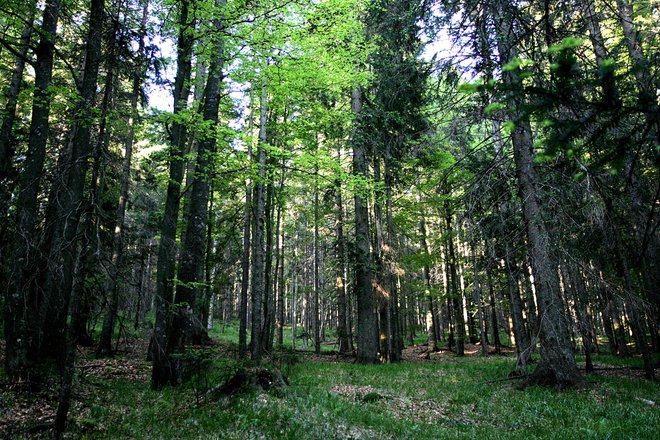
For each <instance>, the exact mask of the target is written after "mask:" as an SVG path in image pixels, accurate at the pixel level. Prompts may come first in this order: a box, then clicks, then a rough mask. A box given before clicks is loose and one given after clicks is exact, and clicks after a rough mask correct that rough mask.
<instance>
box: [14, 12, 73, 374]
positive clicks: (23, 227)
mask: <svg viewBox="0 0 660 440" xmlns="http://www.w3.org/2000/svg"><path fill="white" fill-rule="evenodd" d="M59 12H60V0H49V1H47V2H46V5H45V8H44V13H43V20H42V23H41V29H40V35H41V37H40V40H39V44H38V45H37V47H36V48H35V53H36V55H37V59H36V62H35V65H34V98H33V101H32V119H31V121H30V135H29V140H28V150H27V155H26V160H25V166H24V168H23V171H22V173H21V179H20V186H19V189H18V198H17V201H16V225H17V227H16V233H15V234H14V240H13V246H12V248H13V249H12V250H13V255H12V258H11V259H10V260H8V261H12V262H13V264H12V265H11V271H10V273H9V282H8V286H7V289H6V295H7V298H6V301H5V340H6V348H5V368H6V372H7V375H8V376H9V379H10V381H12V382H18V381H21V380H29V376H30V373H31V369H32V365H31V362H30V359H28V346H29V344H30V337H29V331H30V329H29V328H28V316H29V315H32V314H34V313H35V310H31V309H30V308H28V306H27V304H30V303H31V302H32V301H31V300H30V296H31V294H30V291H31V290H32V286H31V278H32V272H33V270H34V267H33V265H32V262H33V261H34V260H35V257H36V254H37V253H38V252H37V249H35V248H34V245H35V244H36V243H35V242H34V237H35V226H36V219H37V218H36V217H37V196H38V194H39V187H40V182H41V177H42V174H43V166H44V160H45V158H46V143H47V140H48V129H49V124H48V116H49V114H50V102H51V97H52V91H51V90H50V84H51V79H52V75H53V57H54V53H55V37H56V32H57V20H58V16H59Z"/></svg>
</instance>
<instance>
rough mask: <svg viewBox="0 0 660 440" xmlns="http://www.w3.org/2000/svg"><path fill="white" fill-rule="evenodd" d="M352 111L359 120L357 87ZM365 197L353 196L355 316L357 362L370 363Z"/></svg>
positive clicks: (357, 159) (356, 151) (359, 166)
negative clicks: (356, 318) (356, 319)
mask: <svg viewBox="0 0 660 440" xmlns="http://www.w3.org/2000/svg"><path fill="white" fill-rule="evenodd" d="M351 108H352V110H353V113H354V114H355V116H356V117H357V118H358V120H359V118H360V113H361V111H362V93H361V91H360V90H359V89H357V88H355V89H353V91H352V93H351ZM363 136H366V133H360V132H359V129H358V133H357V134H356V136H354V139H353V174H354V175H355V176H356V177H357V178H359V179H361V180H365V179H366V178H367V160H366V146H365V139H363V138H362V137H363ZM366 194H367V190H366V188H359V189H358V190H357V191H356V193H355V247H356V252H355V254H356V255H355V259H356V261H355V293H356V295H355V296H356V298H357V316H358V324H357V345H358V347H357V361H358V362H359V363H363V364H371V363H376V362H377V361H378V357H377V356H378V338H377V336H376V316H375V314H374V309H373V307H374V305H373V291H372V287H371V269H370V267H371V258H370V252H369V211H368V208H367V201H366Z"/></svg>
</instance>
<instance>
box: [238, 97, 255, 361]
mask: <svg viewBox="0 0 660 440" xmlns="http://www.w3.org/2000/svg"><path fill="white" fill-rule="evenodd" d="M253 121H254V109H252V110H251V111H250V117H249V120H248V132H251V131H252V125H253V123H254V122H253ZM247 161H248V163H249V164H251V163H252V143H251V142H248V145H247ZM252 185H253V184H252V181H251V179H250V178H249V177H248V178H246V180H245V219H244V221H243V254H242V256H241V294H240V299H239V307H238V315H239V327H238V355H239V357H241V358H242V357H244V356H245V352H246V351H247V312H248V288H249V287H250V247H251V245H250V229H251V225H252Z"/></svg>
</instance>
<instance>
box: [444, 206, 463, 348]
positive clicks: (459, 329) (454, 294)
mask: <svg viewBox="0 0 660 440" xmlns="http://www.w3.org/2000/svg"><path fill="white" fill-rule="evenodd" d="M445 210H446V213H445V226H446V233H447V265H448V267H449V286H450V293H449V296H450V298H451V302H452V308H453V311H454V327H455V331H456V354H457V355H458V356H463V355H464V354H465V319H464V317H463V293H462V292H461V290H460V289H459V286H458V274H457V271H456V264H457V259H456V251H455V250H454V229H453V227H452V214H451V208H450V206H449V203H448V202H446V203H445Z"/></svg>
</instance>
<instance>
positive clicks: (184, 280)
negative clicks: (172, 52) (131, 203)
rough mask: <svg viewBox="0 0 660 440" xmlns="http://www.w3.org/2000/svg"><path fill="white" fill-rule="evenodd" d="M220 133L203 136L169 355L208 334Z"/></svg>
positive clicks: (218, 77)
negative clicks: (205, 308) (205, 312)
mask: <svg viewBox="0 0 660 440" xmlns="http://www.w3.org/2000/svg"><path fill="white" fill-rule="evenodd" d="M213 27H214V29H215V31H216V32H217V33H216V34H215V38H214V40H215V41H214V50H213V57H212V59H211V63H210V66H209V75H208V80H207V81H206V87H205V89H204V104H203V107H202V118H203V120H204V121H205V122H207V123H208V124H209V126H211V127H215V126H216V125H217V124H218V111H219V108H220V98H221V86H222V79H223V74H222V68H223V66H224V62H225V60H224V45H223V41H222V35H223V30H224V25H223V22H222V20H221V19H220V18H219V17H215V18H214V19H213ZM215 151H216V136H215V135H214V133H208V134H206V135H205V136H204V137H200V138H199V142H198V150H197V162H196V164H195V174H194V176H195V177H194V180H193V183H192V190H191V195H190V205H189V210H188V212H187V213H186V215H187V222H186V234H185V241H184V242H183V244H182V247H181V258H180V262H179V271H178V276H177V278H178V281H179V285H178V286H177V290H176V301H175V304H174V305H173V310H172V320H171V321H170V324H169V326H168V331H167V344H166V355H167V356H168V357H171V356H172V355H174V354H180V353H183V352H184V350H185V347H186V345H187V344H190V343H193V344H201V343H202V342H203V341H204V340H205V339H206V338H207V336H206V326H205V324H202V323H200V322H199V320H198V319H196V318H195V314H194V312H193V311H194V310H196V303H197V301H198V298H199V297H200V296H202V295H203V293H204V289H205V287H204V286H203V283H204V281H205V267H206V266H205V257H206V226H207V221H208V215H209V214H208V210H209V193H210V182H211V174H212V172H213V160H214V153H215ZM172 367H173V368H172V373H171V374H172V376H171V378H170V382H172V383H173V382H180V381H181V379H182V374H183V368H184V365H183V364H182V362H180V361H175V362H172Z"/></svg>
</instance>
